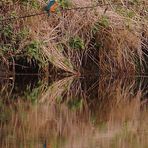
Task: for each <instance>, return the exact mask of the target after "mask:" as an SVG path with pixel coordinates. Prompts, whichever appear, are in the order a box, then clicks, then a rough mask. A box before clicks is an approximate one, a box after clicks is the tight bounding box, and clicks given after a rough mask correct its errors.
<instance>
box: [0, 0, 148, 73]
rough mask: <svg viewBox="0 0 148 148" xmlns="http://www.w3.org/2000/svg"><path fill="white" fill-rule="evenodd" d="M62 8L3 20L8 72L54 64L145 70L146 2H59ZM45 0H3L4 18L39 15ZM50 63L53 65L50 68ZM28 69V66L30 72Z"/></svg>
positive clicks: (2, 52)
mask: <svg viewBox="0 0 148 148" xmlns="http://www.w3.org/2000/svg"><path fill="white" fill-rule="evenodd" d="M59 4H60V9H61V10H60V11H59V10H58V11H57V12H56V13H54V14H51V16H50V17H48V16H47V15H37V16H34V17H28V18H24V19H14V20H10V21H2V22H1V23H0V28H2V29H1V31H0V36H1V39H0V42H1V44H0V56H1V57H2V58H1V62H4V63H5V64H6V65H7V67H8V70H10V71H12V70H13V71H14V68H15V69H17V68H18V66H16V65H20V66H19V67H21V69H27V67H28V66H29V67H31V69H33V72H34V71H35V72H43V73H47V72H49V69H51V68H53V67H54V68H58V69H62V70H64V71H66V72H70V73H72V74H80V73H100V74H110V73H112V74H117V75H118V74H119V73H124V74H130V75H134V74H137V73H138V74H142V73H146V70H145V69H147V64H145V63H146V62H147V61H146V60H147V55H148V18H147V13H148V12H147V6H148V2H147V1H146V0H142V1H140V2H138V1H133V2H132V1H130V2H128V3H121V2H120V1H118V4H117V3H115V2H112V3H111V4H109V5H106V4H108V2H107V1H106V2H104V3H101V2H100V6H98V7H94V8H91V9H84V10H70V11H63V10H65V9H67V8H73V7H83V6H92V5H96V4H95V3H93V2H92V1H91V0H88V1H87V2H86V1H85V0H81V1H79V2H77V0H73V1H71V2H67V1H63V2H62V1H60V2H59ZM44 6H45V3H43V2H41V1H40V0H37V1H31V2H28V1H22V0H20V1H13V2H12V1H9V2H6V1H4V2H1V3H0V7H1V8H2V9H1V11H0V16H1V19H6V18H9V17H19V16H24V14H25V15H27V14H34V13H39V12H41V11H42V8H43V7H44ZM49 65H50V66H49ZM26 71H27V70H26Z"/></svg>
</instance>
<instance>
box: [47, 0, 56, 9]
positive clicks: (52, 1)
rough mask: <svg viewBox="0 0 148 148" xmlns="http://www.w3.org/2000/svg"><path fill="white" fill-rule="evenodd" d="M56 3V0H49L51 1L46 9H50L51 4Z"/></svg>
mask: <svg viewBox="0 0 148 148" xmlns="http://www.w3.org/2000/svg"><path fill="white" fill-rule="evenodd" d="M54 4H55V0H49V3H48V5H47V7H46V11H49V10H50V8H51V6H53V5H54Z"/></svg>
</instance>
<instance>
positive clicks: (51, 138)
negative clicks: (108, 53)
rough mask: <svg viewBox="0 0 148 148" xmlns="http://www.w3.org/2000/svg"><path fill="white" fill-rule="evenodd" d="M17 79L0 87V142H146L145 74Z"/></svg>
mask: <svg viewBox="0 0 148 148" xmlns="http://www.w3.org/2000/svg"><path fill="white" fill-rule="evenodd" d="M22 78H23V79H25V78H24V76H23V77H22ZM22 78H21V77H20V78H17V80H16V82H15V83H13V82H12V81H10V80H8V81H6V80H5V81H4V82H3V84H2V85H1V86H0V89H1V98H0V133H1V134H0V147H2V148H3V147H6V148H7V147H8V148H12V147H14V148H17V147H18V148H20V147H27V148H28V147H38V148H40V147H41V148H44V147H46V148H98V147H101V148H112V147H145V148H146V147H147V145H148V141H147V139H148V131H147V129H148V117H147V112H148V111H147V98H148V92H147V88H148V79H144V78H135V79H133V78H128V79H122V80H118V79H117V80H115V79H111V78H99V79H98V77H93V78H79V79H78V78H75V77H68V78H64V79H61V80H58V81H56V82H52V83H51V82H50V84H49V83H48V81H47V80H40V79H39V78H38V77H37V78H34V79H32V80H31V81H30V82H27V80H25V81H23V79H22ZM20 80H21V81H20ZM20 84H21V85H20ZM10 92H11V95H10Z"/></svg>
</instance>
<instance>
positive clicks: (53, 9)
mask: <svg viewBox="0 0 148 148" xmlns="http://www.w3.org/2000/svg"><path fill="white" fill-rule="evenodd" d="M57 7H58V3H57V2H55V3H54V4H53V5H52V6H51V8H50V12H55V11H56V8H57Z"/></svg>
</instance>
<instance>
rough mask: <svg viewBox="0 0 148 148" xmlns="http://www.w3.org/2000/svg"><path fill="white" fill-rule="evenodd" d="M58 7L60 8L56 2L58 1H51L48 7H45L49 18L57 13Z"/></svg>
mask: <svg viewBox="0 0 148 148" xmlns="http://www.w3.org/2000/svg"><path fill="white" fill-rule="evenodd" d="M57 6H58V3H57V2H56V0H49V2H48V4H47V6H46V7H45V11H47V13H48V16H50V13H51V12H55V11H56V8H57Z"/></svg>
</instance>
